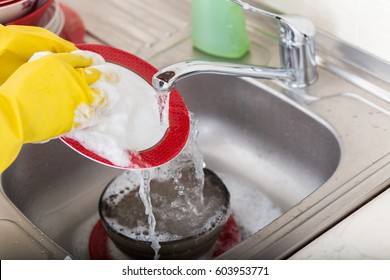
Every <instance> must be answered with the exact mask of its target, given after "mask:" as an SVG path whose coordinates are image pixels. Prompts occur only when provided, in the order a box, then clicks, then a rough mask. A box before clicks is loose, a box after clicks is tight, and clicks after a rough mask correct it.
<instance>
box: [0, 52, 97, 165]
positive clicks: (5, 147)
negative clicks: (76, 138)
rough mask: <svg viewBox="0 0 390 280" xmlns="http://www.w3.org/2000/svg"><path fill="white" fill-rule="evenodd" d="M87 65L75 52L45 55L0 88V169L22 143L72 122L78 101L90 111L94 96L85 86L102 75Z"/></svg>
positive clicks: (60, 131) (65, 128)
mask: <svg viewBox="0 0 390 280" xmlns="http://www.w3.org/2000/svg"><path fill="white" fill-rule="evenodd" d="M91 63H92V60H91V59H88V58H85V57H83V56H81V55H77V54H72V53H60V54H50V55H48V56H44V57H42V58H40V59H38V60H35V61H32V62H28V63H25V64H23V65H22V66H20V67H19V68H18V69H17V70H16V71H15V72H14V73H13V74H12V75H11V76H10V77H9V78H8V80H7V81H6V82H4V83H3V84H2V85H1V86H0V173H1V172H2V171H3V170H4V169H5V168H7V167H8V165H10V164H11V163H12V162H13V161H14V159H15V158H16V156H17V154H18V153H19V151H20V149H21V147H22V145H23V144H24V143H28V142H41V141H45V140H48V139H50V138H53V137H57V136H59V135H61V134H64V133H66V132H68V131H70V130H71V129H72V128H73V127H74V126H75V125H77V124H74V123H73V121H74V115H75V109H76V107H77V106H79V105H80V104H82V105H83V106H84V105H86V106H88V107H87V108H90V112H89V113H91V115H92V114H93V110H94V106H98V105H99V104H97V102H98V103H99V101H98V96H99V94H98V93H97V92H95V91H94V90H93V89H91V88H90V87H89V85H90V84H92V83H94V82H95V81H97V80H98V79H99V78H100V75H101V73H100V72H99V71H97V70H96V69H93V68H88V66H90V65H91ZM100 105H101V103H100ZM87 117H88V116H87Z"/></svg>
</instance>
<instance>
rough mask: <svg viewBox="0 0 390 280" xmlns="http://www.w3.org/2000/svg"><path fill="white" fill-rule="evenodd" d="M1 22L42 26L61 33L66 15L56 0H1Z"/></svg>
mask: <svg viewBox="0 0 390 280" xmlns="http://www.w3.org/2000/svg"><path fill="white" fill-rule="evenodd" d="M0 23H2V24H6V25H11V24H12V25H14V24H16V25H34V26H40V27H43V28H46V29H48V30H50V31H52V32H53V33H56V34H58V35H60V34H61V32H62V30H63V28H64V25H65V15H64V12H63V10H62V9H61V7H60V5H59V3H58V1H56V0H20V1H11V0H0Z"/></svg>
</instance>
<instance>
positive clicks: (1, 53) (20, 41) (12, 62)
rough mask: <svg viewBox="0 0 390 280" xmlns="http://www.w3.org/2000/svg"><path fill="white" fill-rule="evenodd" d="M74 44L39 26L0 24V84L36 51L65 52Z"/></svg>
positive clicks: (71, 48)
mask: <svg viewBox="0 0 390 280" xmlns="http://www.w3.org/2000/svg"><path fill="white" fill-rule="evenodd" d="M76 49H77V48H76V46H75V45H74V44H73V43H71V42H68V41H66V40H64V39H62V38H61V37H59V36H57V35H56V34H54V33H52V32H50V31H48V30H46V29H44V28H40V27H35V26H20V25H14V26H13V25H10V26H3V25H1V24H0V85H1V84H2V83H3V82H5V80H7V79H8V77H9V76H11V74H12V73H13V72H14V71H15V70H16V69H17V68H19V67H20V66H21V65H23V64H24V63H26V62H27V61H28V60H29V58H30V57H31V56H32V55H33V54H34V53H36V52H41V51H50V52H53V53H67V52H71V51H73V50H76Z"/></svg>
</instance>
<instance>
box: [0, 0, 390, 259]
mask: <svg viewBox="0 0 390 280" xmlns="http://www.w3.org/2000/svg"><path fill="white" fill-rule="evenodd" d="M71 2H72V1H71ZM76 2H77V1H75V3H76ZM272 26H273V25H269V22H267V21H265V22H259V20H258V19H257V18H249V19H248V28H249V30H250V34H251V39H252V46H251V52H250V53H249V54H248V55H247V56H246V57H244V58H243V59H242V60H241V62H245V63H250V62H254V63H256V64H261V65H270V66H274V65H278V57H279V55H278V49H277V42H276V41H275V38H273V37H272V36H270V35H269V34H274V32H273V31H274V30H272V29H273V27H272ZM181 34H183V33H181ZM92 35H93V34H92ZM171 39H172V37H171ZM160 46H163V47H162V48H161V49H159V50H158V51H156V50H153V52H152V53H149V54H146V53H145V52H143V55H144V59H146V60H148V61H149V62H151V63H152V64H153V65H155V66H156V67H162V66H164V65H167V64H170V63H172V61H181V60H185V59H190V58H205V57H206V55H204V54H202V53H199V52H197V51H196V50H194V49H193V48H192V46H191V42H190V38H189V32H187V35H186V36H184V37H183V36H181V37H180V40H177V41H174V42H172V43H171V44H160ZM317 54H318V57H317V63H318V65H319V69H318V70H319V79H318V81H317V82H316V83H315V84H314V85H312V86H310V87H308V88H307V89H290V88H288V87H286V86H285V85H284V84H283V83H281V82H274V81H264V80H255V79H250V78H237V77H228V76H218V75H213V74H202V75H198V76H192V77H189V78H187V79H184V80H181V81H179V82H178V84H177V88H178V89H179V92H180V93H181V94H182V95H183V97H184V99H185V101H186V103H187V105H188V107H189V109H190V111H192V112H193V113H194V114H195V115H196V117H197V119H199V131H200V132H199V144H200V148H201V150H202V151H203V153H204V156H205V162H206V165H207V167H208V168H210V169H212V170H213V171H215V172H216V173H217V174H219V175H220V176H221V177H222V179H223V180H225V183H226V185H227V187H228V188H229V185H230V188H231V192H232V193H233V194H235V193H236V194H240V193H242V192H245V191H248V188H251V189H252V190H254V191H255V192H257V193H259V194H261V195H262V196H263V197H266V198H267V199H268V201H270V205H269V207H271V208H272V213H271V214H270V215H268V216H267V217H266V218H264V220H261V221H257V222H258V225H259V227H258V228H256V229H255V230H253V228H251V230H247V231H246V230H245V229H246V224H245V222H243V221H238V222H239V223H240V222H241V224H240V226H241V228H242V229H243V231H244V240H243V241H242V242H241V243H240V244H238V245H237V246H235V247H234V248H232V249H231V250H229V251H228V252H226V253H225V254H223V255H221V256H220V258H222V259H251V258H254V259H278V258H288V257H289V256H290V255H292V254H293V253H294V252H296V251H298V250H299V249H300V248H302V247H304V246H305V245H306V244H308V243H309V242H310V241H312V240H313V239H315V238H316V237H318V236H319V235H321V233H323V232H325V231H326V230H328V229H329V228H331V227H332V226H333V225H334V224H336V223H337V222H339V221H340V220H342V219H343V218H344V217H346V216H347V215H349V214H350V213H352V212H353V211H354V210H356V209H357V208H358V207H360V206H361V205H363V204H365V203H367V202H368V201H369V200H370V199H372V198H373V197H375V196H376V195H378V194H379V193H380V192H382V191H383V190H384V189H386V188H387V186H388V183H389V181H390V164H389V163H390V145H388V139H390V85H389V83H388V82H387V81H389V80H390V77H389V74H388V73H390V65H389V64H387V63H384V62H382V61H380V60H378V59H376V58H375V57H372V56H370V55H368V54H365V53H363V52H361V51H359V50H357V49H356V48H352V47H351V46H348V45H346V44H343V43H342V42H340V41H339V40H336V39H334V38H332V37H330V36H328V35H326V34H323V33H321V32H320V34H319V35H318V36H317ZM120 172H121V171H120V170H116V169H112V168H108V167H104V166H101V165H99V164H97V163H94V162H92V161H90V160H88V159H85V158H83V157H81V156H80V155H78V154H76V153H75V152H73V151H72V150H70V148H68V147H67V146H65V145H64V144H63V143H62V142H60V141H59V140H53V141H50V142H48V143H45V144H40V145H32V144H31V145H25V147H24V148H23V150H22V152H21V153H20V155H19V157H18V159H17V160H16V161H15V162H14V164H13V165H12V166H11V167H10V168H8V169H7V170H6V171H5V172H4V173H3V174H2V175H1V190H2V196H0V199H1V200H2V201H1V203H0V227H1V226H2V224H3V225H6V228H8V229H9V231H10V232H16V231H17V232H18V233H19V234H15V235H14V236H10V237H9V238H5V237H0V242H3V243H4V244H5V243H6V244H8V245H7V246H8V247H7V246H6V247H3V248H7V249H3V252H2V251H1V249H0V257H2V258H60V259H61V258H64V257H65V256H67V255H71V256H73V257H75V258H88V253H87V247H88V244H87V243H88V233H89V231H90V230H91V228H92V226H93V225H94V223H95V222H96V219H97V207H98V200H99V196H100V194H101V192H102V191H103V188H104V187H105V186H106V185H107V184H108V182H109V181H110V180H112V178H113V177H115V176H116V175H118V174H119V173H120ZM232 198H233V195H232ZM233 199H234V198H233ZM241 204H244V203H242V202H241ZM241 206H242V207H243V208H242V209H241V211H243V212H244V213H245V214H246V215H247V216H253V217H258V213H259V212H260V211H265V212H267V211H269V212H271V210H269V209H265V210H264V209H260V208H262V205H261V204H247V205H241ZM275 209H277V210H278V211H274V210H275ZM234 210H235V209H233V212H234ZM275 213H277V214H275ZM257 219H260V218H257ZM14 228H16V229H17V230H16V231H15V230H13V229H14ZM22 237H24V238H27V239H28V240H29V242H21V240H22V239H23V238H22ZM14 241H16V243H15V242H14ZM21 244H23V246H20V245H21ZM26 244H27V245H28V246H27V245H26ZM0 248H1V247H0ZM12 248H16V249H17V250H20V253H19V254H17V253H14V254H10V253H9V252H11V250H12ZM26 248H28V250H29V251H28V250H27V251H26ZM23 250H24V251H23ZM29 252H30V253H29Z"/></svg>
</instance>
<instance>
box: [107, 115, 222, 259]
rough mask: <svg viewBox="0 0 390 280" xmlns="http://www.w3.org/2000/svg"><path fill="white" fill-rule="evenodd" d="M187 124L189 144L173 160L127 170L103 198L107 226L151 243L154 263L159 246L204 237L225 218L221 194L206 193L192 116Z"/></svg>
mask: <svg viewBox="0 0 390 280" xmlns="http://www.w3.org/2000/svg"><path fill="white" fill-rule="evenodd" d="M191 124H192V125H191V131H190V136H189V139H188V142H187V144H186V146H185V147H184V150H183V151H182V152H181V153H180V154H179V155H178V156H177V157H176V158H174V159H173V160H172V161H170V162H168V163H167V164H165V165H163V166H160V167H157V168H152V169H144V170H140V171H134V170H132V171H130V170H129V171H125V172H124V173H122V174H121V175H120V176H118V177H117V178H116V179H115V180H114V181H113V182H112V183H111V184H110V186H109V188H107V190H106V192H105V193H104V196H103V201H105V203H106V206H105V207H104V208H105V209H108V210H107V211H104V213H105V214H104V215H105V219H106V221H107V222H108V223H109V224H110V226H111V227H112V228H113V229H114V230H115V231H117V232H120V233H122V234H123V235H125V236H127V237H129V238H132V239H134V240H139V241H147V242H150V243H151V246H152V248H153V249H154V251H155V259H157V258H158V251H159V249H160V247H161V246H160V244H159V243H160V242H168V241H173V240H179V239H183V238H186V237H189V236H196V235H202V234H204V233H206V232H208V231H210V230H212V229H213V228H215V227H216V226H218V225H220V224H223V223H224V222H226V219H227V217H228V215H227V211H228V209H227V206H226V203H225V196H224V195H222V194H221V193H220V190H218V189H217V190H212V188H207V189H204V185H205V183H204V180H205V177H204V173H203V167H204V163H203V155H202V153H201V152H200V150H199V148H198V145H197V142H196V137H197V129H196V120H195V119H194V117H193V116H192V117H191ZM206 185H207V184H206ZM204 194H205V195H206V196H207V197H206V198H205V197H204ZM141 201H142V203H141ZM145 215H146V216H147V220H146V219H145Z"/></svg>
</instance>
